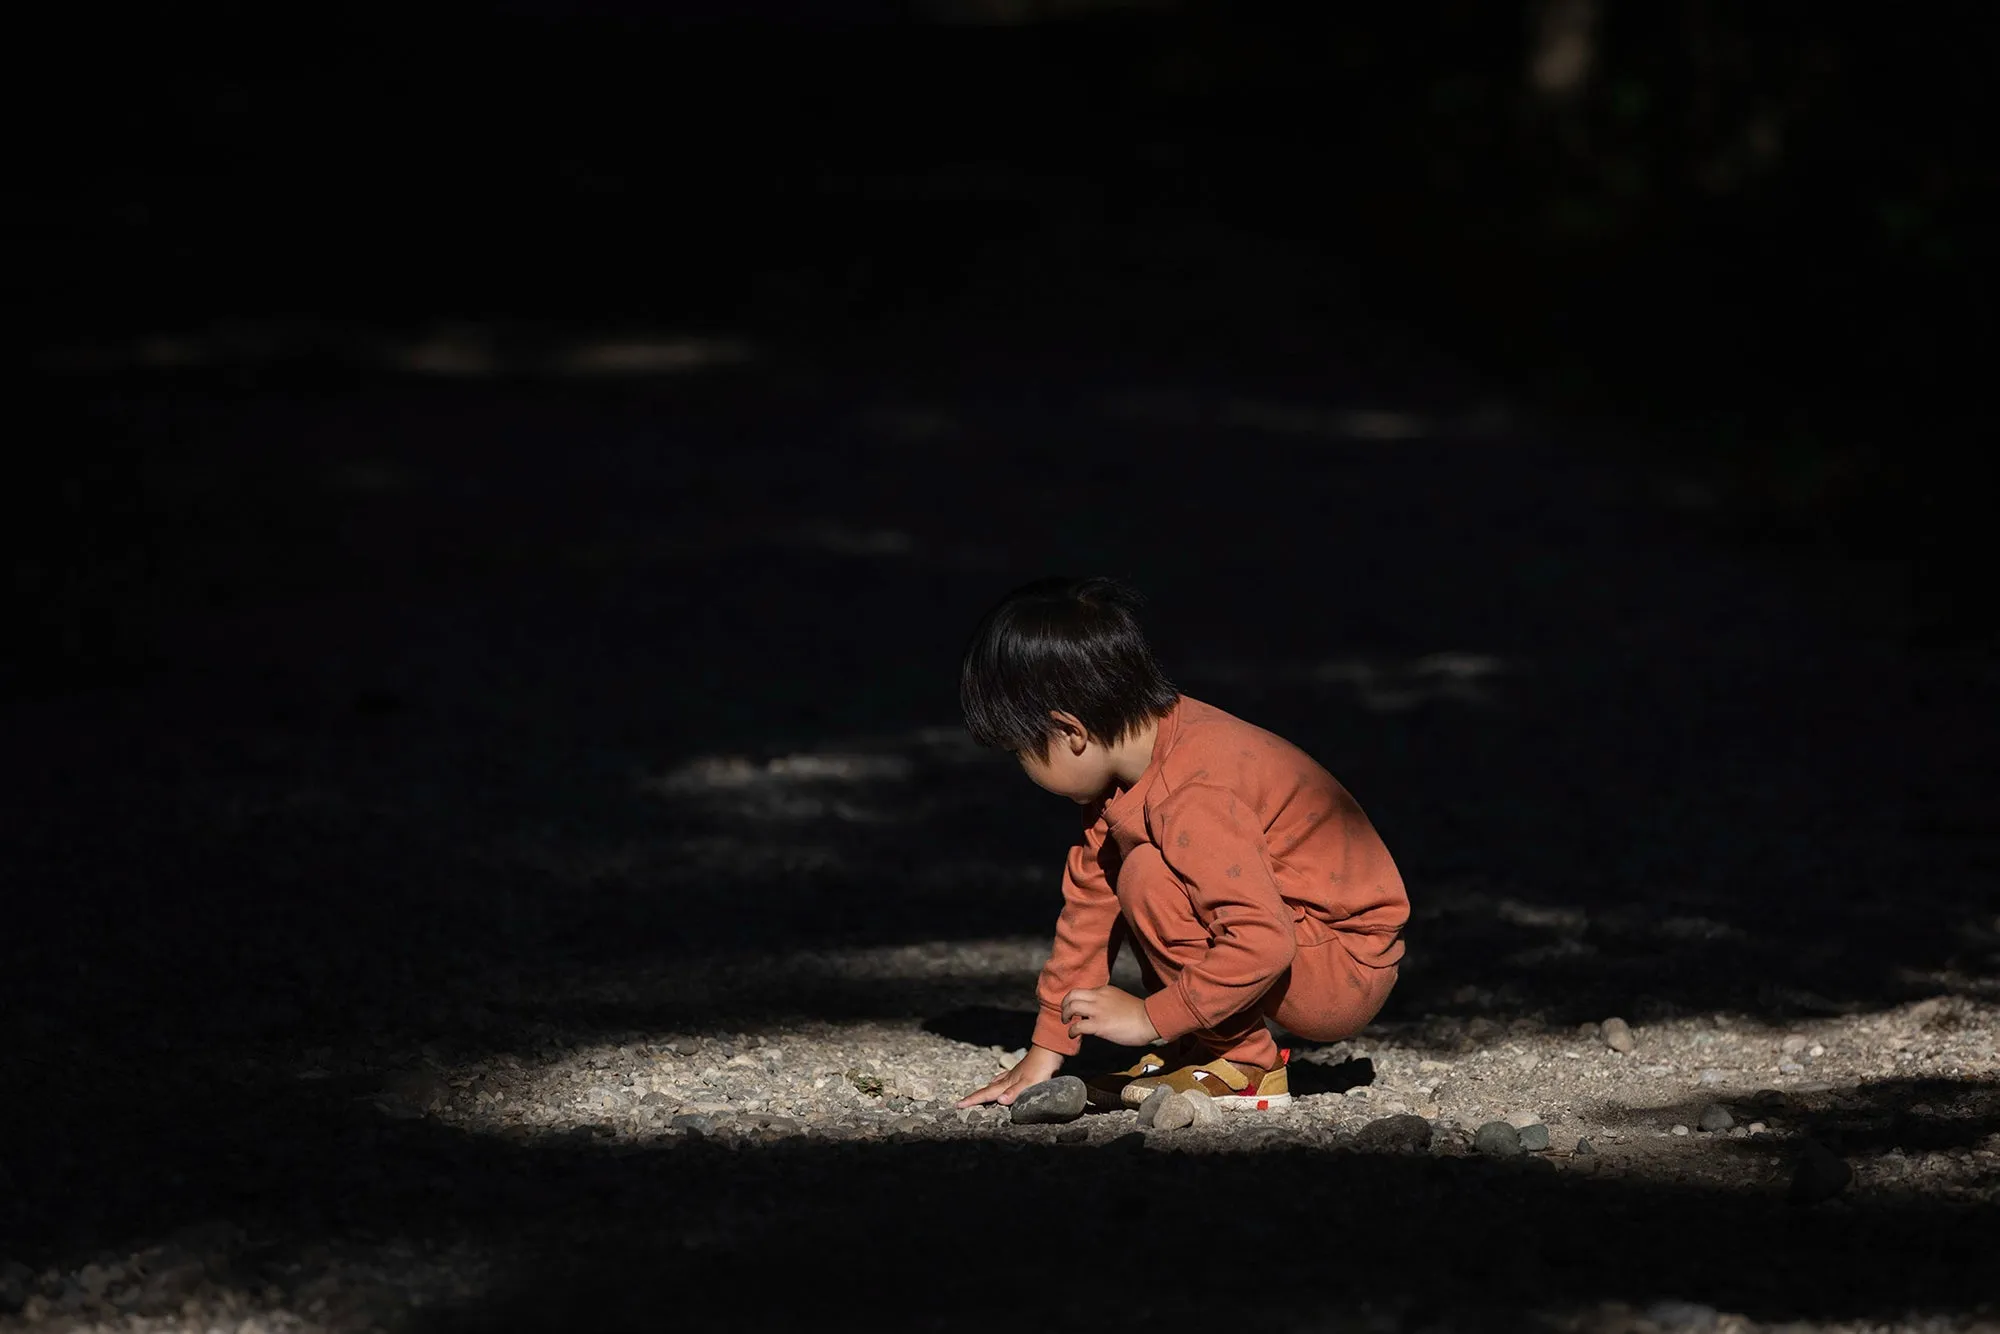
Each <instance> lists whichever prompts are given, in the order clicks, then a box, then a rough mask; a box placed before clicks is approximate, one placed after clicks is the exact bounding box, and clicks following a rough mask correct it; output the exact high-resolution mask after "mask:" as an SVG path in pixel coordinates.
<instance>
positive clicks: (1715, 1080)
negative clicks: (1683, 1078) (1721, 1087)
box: [1701, 1069, 1729, 1086]
mask: <svg viewBox="0 0 2000 1334" xmlns="http://www.w3.org/2000/svg"><path fill="white" fill-rule="evenodd" d="M1701 1082H1702V1083H1703V1084H1706V1085H1710V1086H1713V1085H1716V1084H1727V1083H1728V1082H1729V1076H1728V1075H1725V1074H1723V1073H1722V1071H1720V1070H1713V1069H1711V1070H1704V1071H1702V1072H1701Z"/></svg>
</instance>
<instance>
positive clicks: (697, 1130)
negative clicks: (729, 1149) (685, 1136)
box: [667, 1112, 715, 1135]
mask: <svg viewBox="0 0 2000 1334" xmlns="http://www.w3.org/2000/svg"><path fill="white" fill-rule="evenodd" d="M667 1124H668V1125H669V1126H671V1127H672V1128H673V1129H675V1130H682V1131H686V1132H688V1133H689V1134H694V1135H712V1134H714V1133H715V1121H714V1119H713V1118H711V1117H707V1116H703V1115H702V1114H700V1113H699V1112H682V1113H681V1114H680V1115H679V1116H676V1117H675V1118H674V1119H673V1120H671V1121H669V1122H667Z"/></svg>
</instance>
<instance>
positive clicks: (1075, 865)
mask: <svg viewBox="0 0 2000 1334" xmlns="http://www.w3.org/2000/svg"><path fill="white" fill-rule="evenodd" d="M1086 818H1088V819H1089V820H1090V823H1089V824H1088V825H1086V826H1085V828H1084V831H1083V837H1082V838H1080V839H1078V840H1077V843H1076V846H1075V847H1073V848H1071V849H1070V850H1069V859H1068V861H1066V862H1065V863H1064V865H1063V880H1062V893H1063V907H1062V915H1061V916H1060V917H1058V918H1057V919H1056V940H1055V945H1054V946H1053V947H1052V948H1051V949H1050V950H1049V961H1048V963H1047V964H1045V965H1043V967H1042V975H1041V979H1040V980H1039V981H1038V982H1037V983H1036V985H1035V996H1036V999H1037V1000H1039V1001H1040V1002H1041V1012H1040V1013H1039V1014H1038V1015H1037V1016H1036V1017H1035V1035H1034V1039H1033V1041H1034V1044H1035V1045H1036V1046H1037V1047H1047V1048H1048V1049H1049V1050H1050V1051H1059V1052H1061V1053H1062V1054H1063V1055H1065V1056H1074V1055H1076V1053H1077V1050H1078V1049H1079V1048H1080V1047H1081V1046H1082V1045H1083V1044H1082V1042H1080V1041H1079V1040H1078V1039H1076V1038H1073V1037H1071V1036H1070V1035H1069V1025H1067V1024H1065V1023H1064V1022H1063V1017H1062V1003H1063V997H1064V996H1067V995H1068V994H1069V993H1070V992H1072V991H1074V990H1076V989H1077V988H1078V987H1101V986H1103V985H1105V984H1106V983H1107V982H1109V981H1110V980H1111V936H1112V929H1113V928H1114V927H1115V926H1117V924H1118V896H1117V894H1116V893H1115V892H1114V891H1113V890H1112V888H1111V882H1110V880H1109V879H1107V878H1106V876H1105V874H1104V868H1103V866H1102V865H1101V864H1100V863H1099V862H1098V859H1097V854H1098V850H1099V849H1100V848H1102V847H1103V846H1104V840H1105V838H1106V836H1107V835H1108V834H1109V832H1110V831H1109V826H1107V825H1106V823H1105V820H1104V812H1103V809H1102V808H1101V807H1093V808H1092V809H1091V811H1090V813H1089V815H1088V816H1087V817H1086Z"/></svg>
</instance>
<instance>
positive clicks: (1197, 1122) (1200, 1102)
mask: <svg viewBox="0 0 2000 1334" xmlns="http://www.w3.org/2000/svg"><path fill="white" fill-rule="evenodd" d="M1188 1106H1189V1107H1190V1108H1192V1109H1193V1111H1194V1120H1192V1121H1190V1122H1189V1123H1188V1124H1189V1125H1191V1126H1193V1127H1194V1128H1195V1129H1196V1130H1206V1129H1208V1128H1209V1127H1211V1126H1219V1125H1221V1124H1222V1109H1221V1108H1220V1107H1218V1106H1216V1105H1215V1099H1213V1098H1211V1097H1209V1096H1208V1095H1207V1094H1189V1095H1188Z"/></svg>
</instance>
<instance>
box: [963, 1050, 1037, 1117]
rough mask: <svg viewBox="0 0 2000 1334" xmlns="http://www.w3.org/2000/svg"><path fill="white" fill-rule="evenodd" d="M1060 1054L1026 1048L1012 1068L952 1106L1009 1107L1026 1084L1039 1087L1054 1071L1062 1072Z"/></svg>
mask: <svg viewBox="0 0 2000 1334" xmlns="http://www.w3.org/2000/svg"><path fill="white" fill-rule="evenodd" d="M1062 1063H1063V1058H1062V1053H1061V1052H1057V1051H1050V1050H1049V1049H1048V1048H1047V1047H1030V1048H1028V1054H1027V1055H1026V1056H1023V1057H1022V1058H1021V1059H1020V1060H1019V1061H1016V1062H1015V1063H1014V1068H1013V1069H1012V1070H1009V1071H1008V1072H1007V1073H1006V1074H1004V1075H1002V1076H1000V1078H998V1079H996V1080H994V1081H993V1082H992V1083H991V1084H988V1085H987V1086H986V1087H985V1088H983V1089H980V1090H978V1091H977V1092H974V1093H968V1094H966V1095H965V1096H964V1097H963V1098H960V1099H959V1100H958V1101H957V1102H956V1103H955V1104H953V1105H954V1106H958V1107H977V1106H978V1105H979V1104H980V1103H982V1102H997V1103H999V1104H1000V1105H1001V1106H1002V1107H1008V1106H1011V1105H1012V1104H1013V1102H1014V1099H1015V1098H1016V1097H1018V1096H1019V1095H1020V1092H1021V1090H1022V1089H1024V1088H1027V1087H1028V1086H1029V1085H1030V1084H1039V1083H1041V1082H1042V1081H1043V1080H1044V1079H1054V1078H1055V1075H1056V1071H1058V1070H1060V1069H1062Z"/></svg>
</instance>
